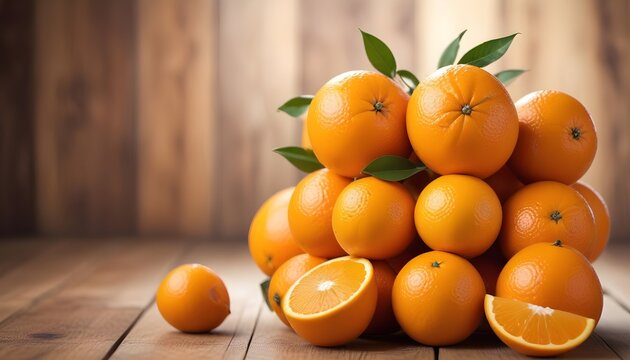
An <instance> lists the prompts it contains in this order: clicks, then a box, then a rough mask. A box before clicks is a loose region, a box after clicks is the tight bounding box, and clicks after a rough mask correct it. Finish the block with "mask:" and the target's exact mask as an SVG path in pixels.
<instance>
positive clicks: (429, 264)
mask: <svg viewBox="0 0 630 360" xmlns="http://www.w3.org/2000/svg"><path fill="white" fill-rule="evenodd" d="M485 293H486V292H485V289H484V285H483V280H482V279H481V276H480V275H479V273H478V272H477V270H475V268H474V267H473V266H472V265H471V264H470V263H469V262H468V261H467V260H466V259H464V258H462V257H459V256H457V255H454V254H450V253H447V252H443V251H430V252H427V253H424V254H422V255H418V256H417V257H415V258H414V259H413V260H411V261H410V262H409V263H408V264H407V265H405V267H403V269H402V270H401V271H400V272H399V273H398V275H397V276H396V280H395V281H394V287H393V289H392V304H393V307H394V314H395V315H396V319H398V323H399V324H400V326H401V327H402V329H403V331H404V332H405V333H406V334H407V335H409V336H410V337H411V338H412V339H414V340H416V341H418V342H420V343H423V344H426V345H431V346H442V345H451V344H455V343H458V342H460V341H462V340H464V339H465V338H467V337H468V336H469V335H470V334H472V332H473V331H474V330H475V329H476V328H477V325H479V322H480V321H481V317H482V315H483V298H484V295H485Z"/></svg>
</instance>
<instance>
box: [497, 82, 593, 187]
mask: <svg viewBox="0 0 630 360" xmlns="http://www.w3.org/2000/svg"><path fill="white" fill-rule="evenodd" d="M516 110H517V111H518V118H519V122H520V126H519V134H518V142H517V143H516V148H515V149H514V153H513V154H512V157H511V158H510V161H509V166H510V168H511V169H512V170H513V171H514V173H515V174H516V176H518V177H519V178H520V179H521V180H523V181H525V182H526V183H530V182H534V181H542V180H554V181H559V182H562V183H565V184H567V185H570V184H573V183H574V182H576V181H577V180H578V179H579V178H581V177H582V175H584V173H585V172H586V170H588V168H589V167H590V166H591V162H592V161H593V158H594V157H595V151H596V150H597V134H596V133H595V126H594V125H593V120H592V119H591V116H590V115H589V113H588V111H587V110H586V108H585V107H584V105H582V104H581V103H580V102H579V101H577V100H576V99H575V98H573V97H571V96H570V95H567V94H565V93H563V92H560V91H554V90H543V91H536V92H533V93H530V94H528V95H525V96H524V97H523V98H521V99H520V100H518V101H517V102H516Z"/></svg>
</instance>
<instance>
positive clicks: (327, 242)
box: [289, 169, 352, 258]
mask: <svg viewBox="0 0 630 360" xmlns="http://www.w3.org/2000/svg"><path fill="white" fill-rule="evenodd" d="M351 182H352V180H350V179H347V178H345V177H342V176H339V175H336V174H334V173H332V172H330V171H329V170H328V169H321V170H317V171H314V172H312V173H310V174H308V175H307V176H306V177H305V178H304V179H302V180H301V181H300V182H299V183H298V184H297V186H296V187H295V191H294V192H293V196H292V197H291V202H289V227H290V228H291V234H293V238H294V239H295V241H296V242H297V243H298V244H299V245H300V247H301V248H302V249H303V250H304V251H306V252H307V253H309V254H311V255H315V256H320V257H325V258H334V257H338V256H343V255H346V252H345V251H343V249H342V248H341V246H339V243H338V242H337V239H336V238H335V234H334V233H333V229H332V213H333V207H334V206H335V202H336V201H337V197H338V196H339V194H340V193H341V191H342V190H343V189H344V188H345V187H346V186H347V185H348V184H350V183H351Z"/></svg>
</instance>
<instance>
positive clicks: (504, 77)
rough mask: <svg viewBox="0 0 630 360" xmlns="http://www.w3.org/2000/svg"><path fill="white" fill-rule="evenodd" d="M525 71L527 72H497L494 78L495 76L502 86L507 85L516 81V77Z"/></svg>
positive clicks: (517, 70) (513, 70)
mask: <svg viewBox="0 0 630 360" xmlns="http://www.w3.org/2000/svg"><path fill="white" fill-rule="evenodd" d="M526 71H527V70H522V69H510V70H503V71H499V72H498V73H496V74H494V76H496V77H497V79H499V81H501V82H502V83H503V85H508V84H509V83H511V82H512V81H513V80H514V79H516V78H517V77H519V76H520V75H521V74H522V73H524V72H526Z"/></svg>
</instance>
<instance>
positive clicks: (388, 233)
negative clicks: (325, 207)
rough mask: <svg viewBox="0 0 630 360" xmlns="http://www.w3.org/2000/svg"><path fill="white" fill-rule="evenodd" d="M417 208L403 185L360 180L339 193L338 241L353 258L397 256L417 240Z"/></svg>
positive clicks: (334, 223)
mask: <svg viewBox="0 0 630 360" xmlns="http://www.w3.org/2000/svg"><path fill="white" fill-rule="evenodd" d="M413 206H414V202H413V198H412V197H411V194H410V193H409V191H407V189H406V188H405V187H404V186H403V185H401V184H399V183H395V182H388V181H383V180H379V179H377V178H374V177H366V178H363V179H360V180H356V181H354V182H353V183H351V184H350V185H348V186H347V187H346V188H345V189H344V190H343V191H342V192H341V194H339V198H338V199H337V202H336V203H335V207H334V209H333V219H332V226H333V230H334V232H335V236H336V237H337V241H339V245H341V247H342V248H343V249H344V250H345V251H346V252H347V253H348V254H350V255H352V256H358V257H365V258H368V259H387V258H390V257H393V256H396V255H398V254H400V253H401V252H403V251H404V250H405V248H406V247H407V246H408V245H409V243H410V242H411V240H413V237H414V233H415V231H414V229H413Z"/></svg>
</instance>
